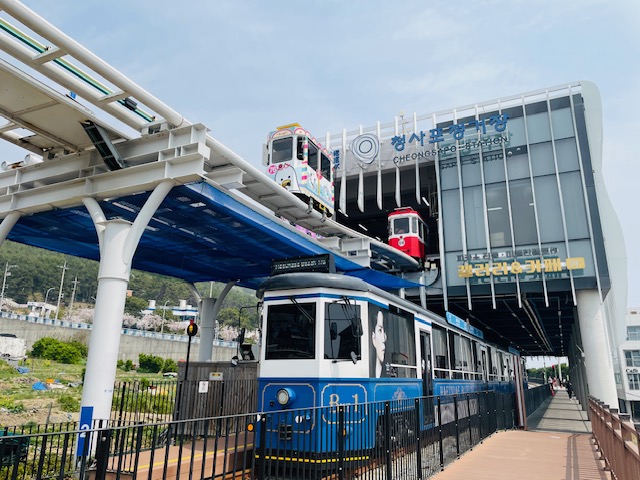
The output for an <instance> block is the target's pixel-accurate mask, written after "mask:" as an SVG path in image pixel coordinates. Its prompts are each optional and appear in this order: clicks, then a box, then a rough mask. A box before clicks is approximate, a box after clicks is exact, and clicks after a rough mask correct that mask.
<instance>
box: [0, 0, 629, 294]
mask: <svg viewBox="0 0 640 480" xmlns="http://www.w3.org/2000/svg"><path fill="white" fill-rule="evenodd" d="M24 3H25V4H26V5H27V6H28V7H29V8H31V9H33V10H35V11H36V12H37V13H38V14H40V15H41V16H43V17H44V18H46V19H47V20H48V21H49V22H51V23H52V24H53V25H55V26H56V27H58V28H60V29H61V30H62V31H63V32H65V33H66V34H68V35H70V36H71V37H72V38H74V39H75V40H77V41H79V42H80V43H82V44H83V45H84V46H85V47H87V48H88V49H89V50H91V51H92V52H94V53H95V54H97V55H98V56H99V57H101V58H102V59H103V60H105V61H107V62H108V63H109V64H111V65H112V66H113V67H115V68H116V69H118V70H119V71H120V72H122V73H123V74H125V75H126V76H127V77H129V78H130V79H132V80H133V81H135V82H137V83H138V84H139V85H141V86H142V87H144V88H145V89H146V90H147V91H149V92H150V93H152V94H153V95H155V96H156V97H157V98H159V99H160V100H162V101H163V102H165V103H166V104H167V105H169V106H170V107H172V108H173V109H174V110H177V111H178V112H180V113H181V114H182V115H183V116H184V117H185V118H187V119H188V120H189V121H191V122H192V123H203V124H205V125H206V126H207V127H208V128H209V129H210V133H211V135H212V136H213V137H215V138H216V139H217V140H219V141H220V142H222V143H223V144H224V145H226V146H227V147H229V148H230V149H231V150H233V151H235V152H236V153H238V154H240V155H241V156H242V157H244V158H245V159H246V160H247V161H249V162H251V163H253V164H255V165H256V166H259V164H260V161H261V147H262V143H263V142H264V141H265V138H266V135H267V133H268V132H269V131H271V130H273V129H274V128H275V127H276V126H278V125H283V124H288V123H292V122H298V123H300V124H301V125H303V126H304V127H305V128H307V129H308V130H310V131H311V132H313V133H314V134H315V135H316V136H317V137H318V138H324V134H325V133H326V132H331V133H336V132H340V131H341V130H342V129H343V128H346V129H348V130H350V129H354V128H357V127H358V126H359V125H364V126H371V125H374V124H375V122H376V121H378V120H380V121H381V122H382V123H385V122H389V121H392V120H393V118H394V116H396V115H398V114H399V113H400V112H405V113H406V114H407V115H408V114H411V113H413V112H417V113H418V114H425V113H430V112H435V111H440V110H446V109H451V108H454V107H459V106H464V105H468V104H473V103H478V102H483V101H488V100H494V99H497V98H500V97H507V96H511V95H515V94H520V93H524V92H528V91H533V90H539V89H544V88H546V87H552V86H556V85H561V84H565V83H568V82H572V81H576V80H588V81H591V82H593V83H595V84H596V85H597V86H598V87H599V89H600V93H601V97H602V106H603V115H604V118H603V124H604V157H603V175H604V179H605V183H606V187H607V189H608V191H609V196H610V198H611V201H612V203H613V206H614V209H615V210H616V212H617V214H618V217H619V220H620V222H621V225H622V229H623V232H624V235H625V241H626V246H627V256H628V270H629V294H628V301H627V304H628V306H640V249H639V248H636V244H637V239H638V238H639V237H640V219H639V218H638V213H637V203H638V194H637V193H635V194H634V193H633V192H634V191H636V192H637V184H638V179H640V162H639V161H638V159H637V158H636V155H635V148H636V147H634V146H633V145H634V143H633V142H634V140H633V138H634V137H635V134H637V129H638V127H639V126H640V125H639V122H638V120H634V118H636V119H637V114H636V113H634V112H640V91H639V87H640V62H639V61H638V59H639V58H640V33H639V32H640V2H638V1H637V0H622V1H615V2H611V1H610V0H581V1H580V2H558V1H557V0H556V1H553V0H540V1H536V2H531V1H520V0H511V1H507V0H505V1H497V0H496V1H491V0H485V1H483V2H444V1H429V2H427V1H415V0H404V1H398V2H391V1H388V0H366V1H365V0H349V1H347V0H325V1H313V0H310V1H306V2H298V3H292V2H284V1H281V0H270V1H257V0H247V1H241V0H216V1H209V0H189V1H183V2H169V1H162V0H161V1H158V0H154V1H148V0H135V1H131V0H127V1H124V0H110V1H109V2H108V3H105V2H97V1H93V0H85V1H83V2H78V1H77V0H57V1H56V2H51V1H50V0H26V1H24ZM14 148H15V147H12V146H9V145H2V142H0V161H1V160H3V159H4V158H3V157H6V156H11V155H15V153H14V151H15V150H14ZM634 198H635V199H636V200H634ZM605 234H606V232H605Z"/></svg>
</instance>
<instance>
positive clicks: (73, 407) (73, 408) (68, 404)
mask: <svg viewBox="0 0 640 480" xmlns="http://www.w3.org/2000/svg"><path fill="white" fill-rule="evenodd" d="M58 405H60V408H62V410H64V411H65V412H77V411H79V410H80V400H78V399H77V398H75V397H74V396H73V395H68V394H63V395H60V396H59V397H58Z"/></svg>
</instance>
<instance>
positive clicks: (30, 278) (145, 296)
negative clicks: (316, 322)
mask: <svg viewBox="0 0 640 480" xmlns="http://www.w3.org/2000/svg"><path fill="white" fill-rule="evenodd" d="M65 265H66V269H64V268H63V267H65ZM98 266H99V265H98V262H96V261H93V260H87V259H84V258H78V257H72V256H69V255H63V254H60V253H55V252H50V251H48V250H44V249H41V248H36V247H30V246H28V245H22V244H19V243H15V242H11V241H5V242H4V243H3V244H2V246H0V272H5V273H6V274H5V275H4V284H5V288H4V296H3V304H4V305H5V307H4V309H5V310H7V309H8V308H7V307H6V304H7V300H8V299H11V300H13V301H14V302H16V303H18V304H26V303H27V302H30V301H36V302H42V301H47V302H48V303H50V304H53V305H55V304H57V301H58V292H59V290H60V283H61V280H63V283H62V297H61V312H60V314H59V318H67V319H69V320H75V321H86V320H85V319H84V318H80V317H79V318H75V319H74V317H76V316H78V315H81V310H83V307H91V306H93V304H94V303H95V295H96V292H97V288H98V282H97V276H98ZM63 271H64V278H63ZM0 274H1V273H0ZM196 287H197V290H198V292H199V293H200V295H201V296H202V297H208V296H209V295H210V293H213V296H214V297H216V295H218V294H219V293H220V292H221V291H222V289H223V288H224V285H223V284H220V283H215V282H206V283H200V284H197V285H196ZM129 290H130V291H131V297H129V298H127V306H126V312H127V313H129V314H130V315H133V316H136V317H141V314H140V310H141V309H143V308H145V307H146V306H147V305H148V303H149V300H155V301H156V305H157V306H163V305H165V304H166V305H167V306H175V305H178V304H179V301H180V300H186V301H187V304H191V305H196V300H195V298H194V297H193V295H192V293H191V290H190V288H189V287H188V285H187V284H186V283H185V282H184V281H182V280H180V279H177V278H171V277H166V276H162V275H156V274H152V273H147V272H142V271H139V270H133V271H132V273H131V279H130V281H129ZM71 302H73V307H74V308H73V311H72V312H68V311H66V309H68V307H69V306H70V304H71ZM256 304H257V299H256V297H255V294H254V292H253V291H251V290H248V289H244V288H240V287H235V288H233V289H232V291H231V292H230V293H229V295H227V297H226V299H225V302H224V305H223V309H222V311H221V312H220V315H219V317H218V320H219V321H220V323H221V324H223V325H225V324H226V325H238V323H239V322H240V323H241V324H242V326H246V327H251V328H253V327H255V326H257V315H256V314H255V311H254V310H253V309H247V308H245V309H242V310H241V309H240V307H247V306H252V305H256ZM24 313H26V312H24ZM85 313H86V312H85ZM165 316H166V317H167V320H168V323H169V322H171V321H172V320H176V319H174V318H172V316H171V314H170V312H169V311H168V312H166V314H165ZM141 326H142V325H141ZM142 328H144V327H142ZM154 329H155V327H154Z"/></svg>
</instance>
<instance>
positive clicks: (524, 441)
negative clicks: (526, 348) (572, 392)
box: [432, 390, 611, 480]
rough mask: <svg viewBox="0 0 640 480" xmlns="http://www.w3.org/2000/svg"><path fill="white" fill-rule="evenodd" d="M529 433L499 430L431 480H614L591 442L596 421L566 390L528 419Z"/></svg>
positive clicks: (548, 401) (547, 401) (545, 403)
mask: <svg viewBox="0 0 640 480" xmlns="http://www.w3.org/2000/svg"><path fill="white" fill-rule="evenodd" d="M527 423H528V430H527V431H524V430H512V431H507V432H500V433H497V434H495V435H493V436H492V437H490V438H489V439H487V440H485V441H484V443H482V444H481V445H478V446H477V447H476V448H474V449H473V450H472V451H470V452H468V453H466V454H465V455H463V456H462V457H460V459H459V460H456V461H455V462H453V463H452V464H450V465H449V466H447V467H446V468H445V470H444V471H443V472H440V473H438V474H437V475H434V476H433V477H432V480H453V479H456V480H457V479H461V478H473V479H474V480H485V479H486V480H495V479H501V478H504V479H509V480H512V479H514V478H517V479H519V480H540V479H544V480H596V479H597V480H611V475H610V473H609V472H605V471H604V470H603V463H602V462H601V461H599V460H598V454H597V453H596V451H595V448H594V446H593V441H592V440H591V438H592V436H591V423H590V422H589V420H587V412H585V411H584V410H582V408H581V406H580V404H579V403H578V401H577V400H576V399H575V398H574V399H569V397H568V396H567V393H566V392H565V391H564V390H558V391H556V395H555V396H554V397H552V398H550V399H548V400H546V401H545V402H544V403H543V404H542V405H541V406H540V407H539V408H538V409H537V410H536V411H535V412H533V413H532V414H531V415H530V416H529V418H528V419H527Z"/></svg>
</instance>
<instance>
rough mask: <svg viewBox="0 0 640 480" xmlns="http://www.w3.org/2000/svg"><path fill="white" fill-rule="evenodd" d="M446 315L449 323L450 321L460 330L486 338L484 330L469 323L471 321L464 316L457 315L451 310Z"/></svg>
mask: <svg viewBox="0 0 640 480" xmlns="http://www.w3.org/2000/svg"><path fill="white" fill-rule="evenodd" d="M445 316H446V318H447V323H449V325H453V326H454V327H458V328H459V329H460V330H463V331H465V332H468V333H470V334H471V335H473V336H474V337H478V338H480V339H484V332H483V331H482V330H480V329H478V328H476V327H473V326H471V325H469V323H468V322H467V321H466V320H463V319H462V318H460V317H458V316H457V315H454V314H453V313H451V312H447V313H446V314H445Z"/></svg>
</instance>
